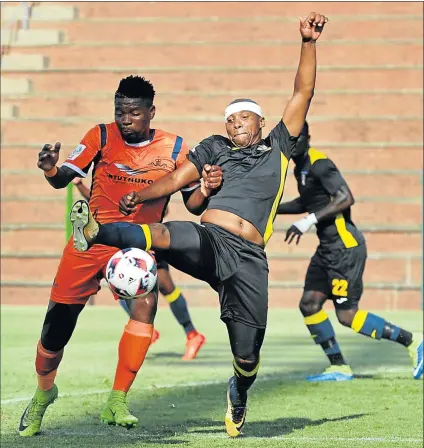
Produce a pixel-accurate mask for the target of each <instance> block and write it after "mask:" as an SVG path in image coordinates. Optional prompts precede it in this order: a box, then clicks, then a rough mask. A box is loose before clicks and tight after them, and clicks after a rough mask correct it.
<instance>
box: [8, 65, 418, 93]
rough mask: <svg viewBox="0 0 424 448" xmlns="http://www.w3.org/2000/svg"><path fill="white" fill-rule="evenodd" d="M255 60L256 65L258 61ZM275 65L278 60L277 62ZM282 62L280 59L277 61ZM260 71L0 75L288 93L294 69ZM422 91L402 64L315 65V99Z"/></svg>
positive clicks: (58, 88)
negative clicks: (141, 79) (330, 94)
mask: <svg viewBox="0 0 424 448" xmlns="http://www.w3.org/2000/svg"><path fill="white" fill-rule="evenodd" d="M259 62H260V61H259ZM279 62H280V61H279ZM282 62H283V63H284V60H283V61H282ZM264 70H266V71H263V72H260V71H259V67H258V68H257V69H249V70H248V69H246V68H244V67H243V66H240V67H238V68H236V69H234V68H233V69H232V70H231V71H228V69H227V68H225V67H220V66H219V65H217V66H216V67H213V68H208V67H195V66H190V67H177V68H174V69H172V70H170V69H169V68H168V67H167V66H165V67H158V68H156V69H155V68H146V67H143V66H142V65H138V64H137V63H134V64H133V67H132V68H129V69H122V68H119V67H114V68H113V69H109V70H106V69H105V70H98V69H96V67H92V69H90V70H79V69H75V70H70V69H67V70H60V71H49V70H43V71H39V70H38V71H37V69H31V70H28V71H23V70H20V71H17V72H14V71H13V70H11V71H8V70H5V69H4V67H2V77H4V78H6V79H7V78H14V77H16V76H17V75H19V77H24V78H27V79H29V80H30V81H31V82H32V85H33V91H34V92H37V93H54V92H61V93H68V92H76V91H78V92H80V93H84V92H87V93H102V94H103V93H105V92H111V93H113V92H115V91H116V89H117V87H118V84H119V81H120V80H121V79H122V78H124V77H126V76H128V75H140V76H145V77H146V78H147V79H150V80H151V81H152V82H153V83H154V86H155V89H156V91H157V92H158V96H159V95H160V94H161V92H170V91H171V92H175V91H180V92H184V91H193V90H200V91H209V92H213V91H215V90H218V91H221V92H222V91H223V90H224V89H225V90H227V91H228V90H229V91H231V90H238V91H239V92H240V94H238V95H237V96H239V97H240V96H242V97H243V93H242V92H249V91H251V90H252V88H255V89H260V90H265V91H270V90H276V91H278V90H288V89H290V88H291V86H292V85H293V82H294V77H295V74H296V67H295V66H286V65H281V62H280V65H276V66H272V67H271V68H270V66H267V67H264ZM405 86H408V89H422V87H423V75H422V67H421V66H414V65H411V64H406V65H402V66H373V65H369V66H366V65H363V64H361V65H359V66H338V67H331V68H328V67H318V75H317V88H316V90H315V97H314V100H315V99H316V98H318V97H319V92H320V90H329V89H348V90H351V89H364V90H374V89H392V90H401V89H404V88H405Z"/></svg>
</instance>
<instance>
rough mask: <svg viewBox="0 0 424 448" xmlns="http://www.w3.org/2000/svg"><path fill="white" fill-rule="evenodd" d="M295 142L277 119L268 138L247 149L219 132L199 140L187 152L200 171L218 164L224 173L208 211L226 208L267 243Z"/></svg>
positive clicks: (295, 139) (294, 138)
mask: <svg viewBox="0 0 424 448" xmlns="http://www.w3.org/2000/svg"><path fill="white" fill-rule="evenodd" d="M296 141H297V138H296V137H292V136H290V134H289V132H288V131H287V128H286V126H285V124H284V123H283V122H282V121H280V122H279V123H278V124H277V126H275V128H274V129H273V130H272V131H271V132H270V134H269V135H268V137H266V138H265V139H262V140H261V141H260V142H259V143H257V144H255V145H252V146H249V147H247V148H241V149H240V148H236V147H234V146H233V144H232V143H231V141H230V140H229V139H228V138H226V137H223V136H221V135H213V136H211V137H209V138H206V139H205V140H203V141H202V142H200V143H199V144H198V145H197V146H196V147H194V148H193V149H192V150H191V151H190V153H189V155H188V159H189V160H190V161H191V162H193V163H194V164H195V165H196V167H197V169H198V171H199V174H201V173H202V169H203V165H205V164H206V163H208V164H210V165H219V166H220V167H221V169H222V172H223V184H222V187H221V189H220V190H219V191H217V193H216V194H215V195H213V196H212V197H211V198H210V200H209V204H208V210H210V209H218V210H225V211H228V212H231V213H234V214H235V215H237V216H240V218H243V219H245V220H247V221H249V222H250V223H252V224H253V225H254V226H255V227H256V229H257V230H258V231H259V233H260V234H261V235H262V236H263V238H264V240H265V244H266V243H267V241H268V240H269V238H270V237H271V234H272V232H273V222H274V219H275V215H276V212H277V209H278V205H279V203H280V200H281V197H282V195H283V191H284V183H285V180H286V174H287V166H288V163H289V159H290V156H291V153H292V152H293V150H294V148H295V146H296Z"/></svg>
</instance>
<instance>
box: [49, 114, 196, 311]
mask: <svg viewBox="0 0 424 448" xmlns="http://www.w3.org/2000/svg"><path fill="white" fill-rule="evenodd" d="M187 153H188V146H187V145H186V144H185V142H184V141H183V139H182V138H181V137H179V136H177V135H175V134H170V133H168V132H165V131H162V130H160V129H155V130H153V137H152V139H151V140H150V141H148V142H143V143H141V144H138V145H137V144H128V143H126V142H125V141H124V140H123V139H122V137H121V134H120V132H119V130H118V127H117V126H116V124H115V123H110V124H106V125H99V126H95V127H94V128H92V129H90V130H89V131H88V132H87V134H86V135H85V136H84V138H83V139H82V140H81V143H80V144H79V145H78V146H77V147H76V148H75V149H74V151H73V152H72V153H71V154H70V155H69V157H68V158H67V159H66V161H65V162H64V163H63V166H67V167H69V168H71V169H73V170H74V171H76V172H77V173H78V174H79V175H80V176H82V177H86V176H87V173H88V171H89V169H90V167H91V166H93V182H92V187H91V198H90V208H91V210H92V211H93V214H95V216H96V220H98V221H99V222H100V223H103V224H104V223H107V222H114V221H127V222H135V223H147V224H148V223H153V222H160V221H161V220H162V218H163V215H164V212H165V208H166V205H167V202H168V200H169V198H164V199H160V200H157V201H154V202H150V203H148V204H141V205H140V206H139V209H138V210H137V212H136V213H134V214H132V215H130V216H124V215H122V214H121V213H120V212H119V209H118V203H119V200H120V199H121V197H122V196H123V195H125V194H127V193H130V192H131V191H134V190H140V189H142V188H144V187H147V186H148V185H150V184H151V183H153V182H154V181H155V180H158V179H160V178H161V177H163V176H165V175H167V174H169V173H171V172H172V171H174V170H175V169H176V168H177V167H178V166H179V165H181V164H182V163H183V162H184V160H185V159H186V156H187ZM116 251H117V249H116V248H114V247H107V246H102V245H94V246H93V247H92V248H90V249H89V250H88V251H87V252H84V253H80V252H77V251H76V250H75V249H74V248H73V246H72V239H71V240H70V241H69V242H68V244H67V245H66V247H65V250H64V251H63V256H62V259H61V262H60V264H59V267H58V271H57V274H56V277H55V280H54V282H53V287H52V290H51V300H53V301H54V302H59V303H85V302H86V301H87V300H88V298H89V297H90V295H92V294H95V293H96V292H97V291H98V289H99V282H100V278H101V277H102V276H103V270H104V268H105V266H106V264H107V262H108V261H109V258H110V257H111V256H112V255H113V254H114V253H115V252H116Z"/></svg>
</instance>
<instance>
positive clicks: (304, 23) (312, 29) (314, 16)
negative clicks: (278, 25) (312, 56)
mask: <svg viewBox="0 0 424 448" xmlns="http://www.w3.org/2000/svg"><path fill="white" fill-rule="evenodd" d="M299 19H300V34H301V35H302V39H303V41H306V42H309V41H312V42H315V41H316V40H318V38H319V37H320V36H321V33H322V31H323V29H324V25H325V24H326V23H327V22H328V17H326V16H324V15H323V14H318V13H315V12H311V13H310V14H309V16H308V17H302V18H301V17H299Z"/></svg>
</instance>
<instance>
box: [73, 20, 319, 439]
mask: <svg viewBox="0 0 424 448" xmlns="http://www.w3.org/2000/svg"><path fill="white" fill-rule="evenodd" d="M327 20H328V19H327V18H326V17H325V16H324V15H322V14H316V13H314V12H312V13H310V14H309V16H308V17H307V18H305V19H302V20H301V22H300V34H301V36H302V43H301V48H300V61H299V67H298V70H297V73H296V78H295V82H294V91H293V96H292V97H291V99H290V100H289V102H288V104H287V106H286V108H285V110H284V113H283V116H282V119H281V120H280V121H279V122H278V124H277V125H276V126H275V127H274V128H273V129H272V130H271V132H270V133H269V135H268V136H266V137H265V138H264V137H263V136H262V129H263V127H264V126H265V119H264V115H263V112H262V109H261V107H260V106H259V105H258V104H257V103H255V102H254V101H252V100H249V99H238V100H235V101H233V102H232V103H230V104H229V105H228V107H227V108H226V109H225V113H224V121H225V127H226V132H227V136H225V137H224V136H222V135H212V136H210V137H208V138H206V139H204V140H202V141H201V142H200V143H199V144H198V145H197V146H195V147H194V148H193V149H192V150H191V151H189V153H188V155H187V158H186V161H185V162H184V163H183V165H182V166H181V167H179V168H177V170H176V171H175V174H174V173H171V174H170V175H169V176H165V178H164V179H162V182H160V181H159V183H156V182H154V183H153V184H152V185H149V186H147V187H146V188H144V189H142V190H139V191H134V192H133V193H131V194H126V195H124V196H123V197H122V198H121V200H120V202H119V209H120V211H121V212H122V213H123V214H124V215H125V216H131V215H132V214H133V213H134V212H135V213H137V210H138V209H139V207H140V206H144V205H145V204H149V203H152V202H153V203H154V202H155V201H157V200H158V199H160V198H162V197H168V196H169V195H171V194H173V193H174V192H176V191H178V190H179V189H181V188H182V187H184V186H185V185H189V184H190V183H191V182H194V181H196V180H199V179H200V177H201V175H200V173H201V172H202V170H203V169H205V167H206V166H210V165H217V166H219V167H220V168H221V169H222V173H223V174H222V177H223V183H222V186H221V188H220V189H219V190H218V191H217V192H216V193H215V194H213V195H211V196H210V197H209V196H208V197H207V198H205V200H206V202H207V206H206V211H205V212H204V213H203V215H202V217H201V225H199V224H196V223H193V222H187V221H186V222H181V221H170V222H166V223H164V224H149V225H141V226H140V225H137V224H135V223H132V222H128V223H126V222H122V221H123V220H122V219H121V220H117V221H121V222H114V223H106V224H104V225H103V224H100V225H99V224H98V223H97V222H96V221H95V220H94V217H93V215H92V213H91V212H90V207H89V205H88V204H87V203H85V202H84V201H78V202H77V203H76V204H74V207H73V208H72V211H71V222H72V225H73V230H74V247H75V248H76V249H77V250H78V251H81V252H86V251H88V252H89V251H90V250H92V249H93V248H95V247H96V246H98V245H102V244H103V245H109V246H114V247H119V248H122V247H138V248H140V249H143V250H149V249H153V250H155V251H157V253H158V254H160V255H161V256H163V258H164V259H165V260H166V261H167V262H168V263H169V264H170V265H171V266H174V267H175V268H177V269H179V270H181V271H183V272H186V273H187V274H189V275H191V276H192V277H195V278H197V279H199V280H203V281H206V282H207V283H209V284H210V285H211V286H212V287H213V288H214V289H215V290H216V291H217V292H218V293H219V301H220V305H221V319H222V321H223V322H224V323H225V325H226V327H227V331H228V335H229V340H230V345H231V351H232V353H233V356H234V360H233V366H234V376H232V377H231V378H230V380H229V382H228V389H227V404H228V407H227V413H226V415H225V426H226V431H227V434H228V435H229V436H231V437H238V436H239V435H240V434H241V429H242V427H243V425H244V422H245V418H246V410H247V392H248V390H249V389H250V387H251V386H252V384H253V383H254V381H255V379H256V376H257V373H258V370H259V357H260V356H259V355H260V349H261V346H262V343H263V340H264V336H265V329H266V323H267V313H268V263H267V258H266V253H265V251H264V247H265V245H266V243H267V242H268V240H269V238H270V237H271V235H272V233H273V222H274V218H275V216H276V212H277V208H278V204H279V203H280V201H281V197H282V195H283V191H284V183H285V179H286V172H287V167H288V163H289V159H290V157H291V154H292V152H293V151H294V149H295V147H296V141H297V137H298V136H299V134H300V132H301V130H302V127H303V123H304V122H305V119H306V115H307V112H308V109H309V105H310V102H311V100H312V97H313V93H314V88H315V79H316V41H317V39H318V38H319V37H320V35H321V32H322V30H323V28H324V25H325V23H327ZM206 186H207V185H206ZM90 206H91V204H90Z"/></svg>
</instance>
